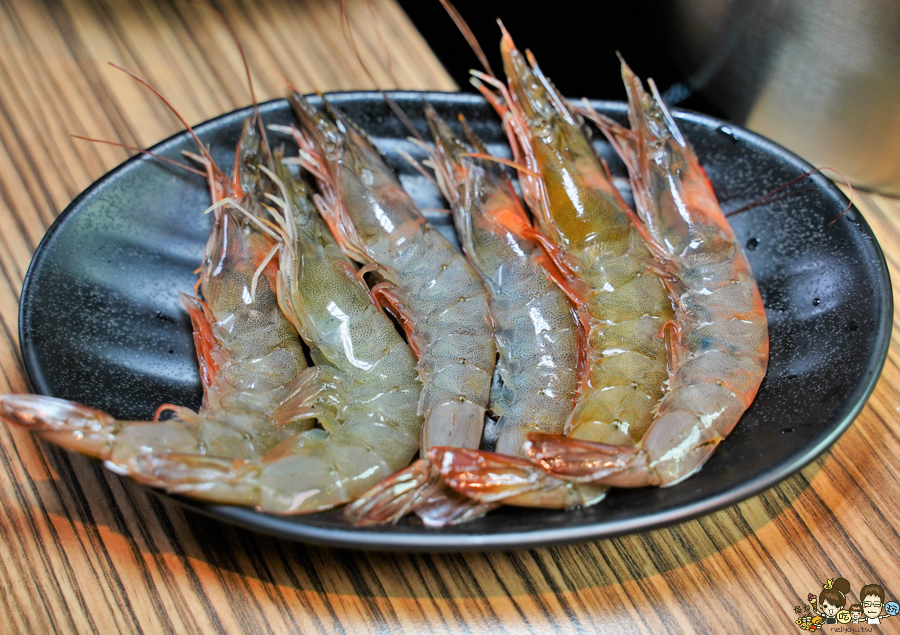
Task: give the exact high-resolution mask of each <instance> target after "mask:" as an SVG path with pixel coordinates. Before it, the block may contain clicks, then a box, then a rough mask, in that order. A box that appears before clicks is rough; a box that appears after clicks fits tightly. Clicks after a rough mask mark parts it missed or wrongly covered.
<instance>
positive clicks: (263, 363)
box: [0, 124, 313, 486]
mask: <svg viewBox="0 0 900 635" xmlns="http://www.w3.org/2000/svg"><path fill="white" fill-rule="evenodd" d="M257 149H258V141H257V140H256V138H255V136H254V129H253V127H252V125H250V124H248V125H247V126H245V129H244V134H243V136H242V140H241V143H240V147H239V149H238V154H237V156H236V166H238V167H240V166H242V165H243V163H244V161H245V160H247V159H250V158H252V159H253V160H256V152H257ZM204 161H205V162H206V164H207V170H208V174H209V185H210V191H211V192H212V193H213V196H214V197H219V196H222V195H223V194H226V193H236V192H237V191H239V190H240V189H241V185H240V180H241V177H240V176H239V174H238V172H239V171H242V170H238V171H236V173H235V177H234V179H233V180H232V181H231V183H229V182H228V179H226V178H225V176H224V175H223V174H222V173H221V172H220V171H219V170H218V168H217V167H216V166H215V165H214V164H213V163H212V162H211V159H209V158H206V159H204ZM244 202H245V203H246V204H247V205H251V202H250V201H249V200H248V199H247V198H246V197H245V201H244ZM251 206H252V205H251ZM214 214H215V215H214V222H213V228H212V232H211V234H210V237H209V240H208V242H207V245H206V251H205V254H204V258H203V265H202V267H201V276H200V283H199V286H200V289H201V290H202V293H203V297H204V300H198V299H196V298H193V297H189V296H187V295H185V294H182V300H183V301H184V303H185V306H186V307H187V309H188V312H189V314H190V317H191V321H192V323H193V325H194V341H195V343H196V346H197V356H198V358H199V361H200V370H201V380H202V384H203V393H204V394H203V408H202V409H201V411H200V412H199V413H194V412H193V411H191V410H189V409H188V408H182V407H178V406H164V407H163V408H161V409H163V410H171V411H173V412H174V413H175V415H176V416H175V418H174V419H170V420H167V421H159V422H134V421H116V420H115V419H113V418H112V417H111V416H109V415H108V414H106V413H103V412H101V411H98V410H94V409H92V408H88V407H87V406H82V405H79V404H74V403H72V402H69V401H64V400H61V399H54V398H51V397H43V396H39V395H3V396H2V397H0V417H2V418H3V419H4V420H5V421H7V422H8V423H16V424H19V425H23V426H25V427H27V428H29V429H31V430H32V431H34V432H37V433H39V434H40V435H41V436H42V437H43V438H45V439H48V440H50V441H53V442H54V443H56V444H58V445H61V446H64V447H67V448H70V449H74V450H77V451H79V452H81V453H83V454H87V455H89V456H94V457H97V458H100V459H102V460H104V461H105V462H106V465H107V467H109V468H110V469H112V470H113V471H116V472H118V473H122V474H129V475H132V476H134V477H136V478H139V479H140V478H142V476H145V475H142V474H141V472H142V470H141V468H140V467H139V465H138V464H137V463H136V461H137V460H138V457H140V456H141V455H149V454H153V453H170V452H171V453H183V454H180V456H190V455H191V454H196V455H204V454H207V455H215V456H227V457H232V458H233V459H243V460H254V459H257V458H259V457H261V456H262V455H264V454H265V453H266V452H268V451H269V450H270V449H271V448H273V447H275V446H277V445H278V444H279V443H281V442H283V441H284V440H286V439H288V438H290V437H292V436H294V435H295V434H297V433H299V432H301V431H303V430H305V429H309V428H311V427H312V425H313V421H312V420H309V421H299V422H298V421H291V420H290V419H284V418H283V417H280V416H279V408H280V406H281V404H282V402H283V401H284V400H285V399H286V398H287V397H288V396H289V395H290V393H291V390H292V388H291V387H290V384H291V382H292V381H294V380H295V379H296V378H297V377H298V376H299V375H300V374H301V373H302V372H303V371H304V369H306V368H307V364H306V360H305V356H304V353H303V349H302V345H301V343H300V341H299V338H298V337H297V332H296V330H295V329H294V327H293V326H292V325H291V324H290V322H288V320H287V319H286V318H285V317H284V316H283V315H282V314H281V312H280V310H279V309H278V303H277V298H276V294H275V280H276V267H275V264H274V263H273V262H270V261H268V260H267V257H268V256H269V254H271V253H272V248H273V247H274V244H275V243H274V241H273V240H272V238H271V237H269V236H267V235H266V234H264V233H263V232H260V231H258V230H257V229H255V226H254V224H253V223H251V222H250V221H249V219H248V217H247V216H246V215H245V214H243V213H240V212H239V211H238V210H237V208H235V207H230V208H227V209H226V208H225V207H224V206H220V207H218V208H217V209H215V210H214ZM276 420H279V424H277V425H276V423H275V421H276ZM160 486H166V484H165V483H160Z"/></svg>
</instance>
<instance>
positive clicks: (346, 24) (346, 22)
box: [340, 0, 424, 141]
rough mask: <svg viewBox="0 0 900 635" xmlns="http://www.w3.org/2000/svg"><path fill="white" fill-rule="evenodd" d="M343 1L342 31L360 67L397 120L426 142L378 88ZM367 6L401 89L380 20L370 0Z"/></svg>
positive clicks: (396, 86)
mask: <svg viewBox="0 0 900 635" xmlns="http://www.w3.org/2000/svg"><path fill="white" fill-rule="evenodd" d="M340 1H341V30H342V31H343V32H344V37H345V38H346V39H347V41H348V42H349V44H350V47H351V48H352V49H353V54H354V55H356V59H357V61H359V64H360V66H362V69H363V70H364V71H365V73H366V75H367V76H368V78H369V80H370V81H371V82H372V83H373V84H374V85H375V88H376V90H378V92H379V93H381V96H382V97H383V98H384V101H385V102H386V103H387V105H388V107H389V108H390V109H391V110H392V111H393V113H394V115H396V117H397V119H399V120H400V122H401V123H402V124H403V126H404V127H405V128H406V129H407V130H408V131H409V132H410V134H412V135H413V136H414V137H415V138H416V139H420V140H422V141H424V137H422V133H421V132H419V129H418V128H416V127H415V125H413V122H412V120H410V118H409V116H408V115H407V114H406V113H405V112H404V111H403V109H402V108H401V107H400V106H399V105H398V104H397V102H395V101H394V100H393V99H391V97H390V96H389V95H388V94H387V93H386V92H385V91H384V89H382V88H380V87H379V86H378V82H377V81H376V80H375V76H374V75H372V72H371V71H370V70H369V67H368V66H367V65H366V63H365V62H364V61H363V58H362V55H361V54H360V52H359V49H358V48H357V46H356V38H355V37H354V36H353V29H352V27H351V25H350V15H349V13H348V12H347V3H346V0H340ZM366 4H367V5H368V7H369V13H370V14H371V15H372V21H373V22H374V23H375V30H376V31H377V34H378V41H379V42H380V43H381V44H382V47H383V51H384V53H385V55H386V56H387V60H388V63H387V68H388V74H389V75H390V76H391V81H393V82H394V88H400V82H398V81H397V78H396V77H395V76H394V71H393V60H392V58H391V53H390V51H389V50H388V49H387V45H386V44H385V42H384V38H383V37H382V33H381V27H380V26H379V22H378V19H377V17H376V15H375V10H374V9H373V7H372V3H371V1H370V0H366Z"/></svg>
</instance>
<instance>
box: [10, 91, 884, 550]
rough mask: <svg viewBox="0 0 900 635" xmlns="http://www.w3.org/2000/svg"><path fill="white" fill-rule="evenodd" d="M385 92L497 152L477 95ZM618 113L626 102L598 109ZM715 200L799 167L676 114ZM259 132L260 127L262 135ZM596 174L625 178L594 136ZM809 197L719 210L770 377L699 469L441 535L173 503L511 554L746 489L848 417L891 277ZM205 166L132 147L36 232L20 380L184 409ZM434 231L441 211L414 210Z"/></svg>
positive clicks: (231, 516)
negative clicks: (172, 162) (740, 265)
mask: <svg viewBox="0 0 900 635" xmlns="http://www.w3.org/2000/svg"><path fill="white" fill-rule="evenodd" d="M394 99H395V100H396V101H397V102H398V103H399V104H400V106H401V107H403V109H404V110H405V111H406V112H407V113H409V115H410V116H411V117H412V119H413V121H414V122H415V123H416V125H418V126H419V127H420V128H421V129H422V130H423V131H424V129H425V127H424V121H423V119H422V104H423V102H424V101H425V100H428V101H429V102H430V103H431V104H432V105H434V106H435V108H437V110H438V111H439V112H440V113H441V114H442V115H444V116H445V117H447V118H448V119H452V118H454V117H455V115H456V113H457V112H463V113H464V114H465V115H466V117H467V118H468V119H469V121H470V122H472V123H473V124H474V127H475V128H476V132H478V133H479V134H480V135H481V136H482V137H483V138H484V139H486V140H488V141H489V142H490V143H491V144H496V145H492V147H491V148H490V149H491V150H492V151H494V152H497V153H502V152H508V151H507V150H505V149H504V148H505V146H503V145H502V133H501V129H500V125H499V122H498V121H497V119H496V117H495V116H494V114H493V112H492V111H491V109H490V108H489V107H488V106H487V105H486V104H485V103H484V101H483V100H482V99H480V98H478V97H475V96H472V95H463V94H442V93H425V94H423V93H397V94H395V95H394ZM331 100H332V101H333V102H334V103H335V104H337V105H339V106H340V107H341V108H343V109H344V110H345V111H346V112H347V113H348V114H349V115H350V116H351V117H352V118H353V119H355V120H356V121H358V122H359V123H360V124H361V125H362V126H363V127H364V128H366V129H367V130H368V131H369V132H370V133H371V134H372V135H373V136H374V137H375V140H376V142H377V143H378V144H379V146H380V147H381V148H382V149H383V150H384V151H385V152H386V153H387V156H388V160H389V161H390V162H391V163H392V164H393V165H394V166H395V167H396V168H397V169H398V170H399V171H400V172H401V173H402V180H403V182H404V185H405V186H406V187H407V189H408V190H409V192H410V193H411V194H412V195H413V197H414V198H415V199H416V200H417V202H418V203H419V204H420V206H421V207H423V208H441V207H443V206H444V203H443V202H442V201H441V200H440V198H439V197H438V194H437V192H436V190H435V188H434V187H433V186H432V185H431V184H430V183H429V182H428V181H427V180H426V179H425V178H423V177H422V176H421V175H419V174H418V173H416V172H415V171H414V170H412V169H411V168H410V167H409V166H408V165H407V164H406V163H405V162H404V161H403V160H402V159H400V157H399V156H398V155H397V153H396V151H395V150H396V149H397V148H398V147H401V146H402V147H403V148H404V149H405V150H406V151H408V152H410V153H411V154H413V155H418V156H421V152H419V151H417V149H416V148H415V146H413V145H412V144H410V143H409V142H407V141H405V139H406V137H407V131H406V130H404V129H403V127H402V126H401V124H400V123H399V122H398V121H397V119H396V117H394V116H393V115H392V114H391V112H390V110H389V109H388V108H387V107H386V106H385V104H384V102H383V101H382V99H381V97H380V96H378V95H377V94H373V93H348V94H337V95H334V96H332V97H331ZM595 106H596V107H597V108H598V109H599V110H600V111H601V112H603V113H606V114H608V115H610V116H613V117H615V118H618V119H620V120H621V119H622V118H623V116H624V105H623V104H620V103H610V102H597V103H596V104H595ZM249 112H250V111H249V110H248V109H245V110H241V111H237V112H234V113H231V114H228V115H224V116H222V117H219V118H218V119H214V120H212V121H210V122H208V123H205V124H202V125H200V126H198V127H197V132H198V134H199V135H200V137H201V138H202V139H203V140H204V142H205V143H208V144H209V145H210V147H211V149H212V153H213V155H214V156H215V157H216V159H217V160H218V161H219V163H220V165H225V166H229V165H231V157H232V156H233V154H232V153H233V148H234V146H235V143H236V140H237V138H238V134H239V131H240V127H241V124H242V121H243V119H244V118H245V117H246V116H247V115H248V114H249ZM262 112H263V115H264V118H265V121H266V122H267V123H280V124H289V123H291V122H292V115H291V113H290V110H289V108H288V107H287V104H286V103H285V102H284V101H274V102H270V103H267V104H264V105H263V106H262ZM676 116H677V119H678V120H679V123H680V125H681V127H682V130H683V131H684V132H685V134H686V135H687V137H688V139H689V140H690V141H691V142H693V144H694V147H695V148H696V150H697V153H698V155H699V156H700V160H701V163H702V164H703V166H704V167H705V168H706V171H707V173H708V174H709V177H710V179H711V180H712V183H713V186H714V187H715V190H716V194H717V195H718V196H719V200H720V201H721V202H722V204H723V207H724V208H725V210H726V211H727V210H729V209H737V208H739V207H741V206H743V205H744V204H746V203H748V202H751V201H754V200H755V199H757V198H758V197H760V196H762V195H764V194H766V193H767V192H770V191H772V190H774V189H776V188H778V187H779V186H781V185H783V184H785V183H787V182H789V181H791V180H792V179H794V178H796V177H798V176H801V175H802V174H803V173H805V172H807V171H808V170H809V169H810V166H809V165H808V164H806V163H805V162H803V161H801V160H800V159H798V158H797V157H795V156H793V155H792V154H790V153H789V152H787V151H785V150H784V149H782V148H780V147H778V146H776V145H775V144H773V143H771V142H769V141H767V140H765V139H762V138H760V137H758V136H756V135H754V134H752V133H750V132H747V131H744V130H740V129H737V128H734V127H732V126H728V127H726V126H725V125H723V124H722V122H720V121H717V120H714V119H711V118H709V117H706V116H702V115H697V114H691V113H677V115H676ZM273 136H274V135H273ZM598 148H599V149H600V151H601V152H602V153H603V154H604V155H605V156H606V157H607V158H608V159H609V162H610V165H611V169H612V170H613V172H614V173H616V174H619V175H624V171H623V169H622V166H621V164H620V163H619V162H618V161H617V160H615V159H614V158H613V157H612V154H611V152H610V151H609V147H608V146H606V145H603V144H599V143H598ZM182 150H194V147H193V144H192V141H191V139H190V138H189V136H188V135H187V134H179V135H176V136H174V137H172V138H171V139H169V140H167V141H164V142H163V143H161V144H159V145H158V146H156V148H154V151H155V152H157V153H160V154H163V155H165V156H169V157H172V158H179V154H180V152H181V151H182ZM800 187H811V188H812V191H810V192H805V193H803V194H800V195H798V196H795V197H791V198H788V199H784V200H781V201H777V202H775V203H772V204H769V205H766V206H762V207H756V208H754V209H751V210H749V211H746V212H744V213H741V214H738V215H736V216H733V217H732V218H731V222H732V225H733V226H734V229H735V232H736V233H737V236H738V238H739V239H740V241H741V242H742V243H743V244H745V245H746V246H747V254H748V256H749V258H750V262H751V264H752V266H753V271H754V272H755V274H756V277H757V280H758V281H759V285H760V290H761V292H762V296H763V299H764V301H765V304H766V309H767V314H768V318H769V334H770V337H771V360H770V362H769V373H768V375H767V376H766V379H765V381H763V384H762V387H761V388H760V391H759V395H758V396H757V398H756V401H755V402H754V404H753V406H752V407H751V408H750V409H749V410H748V411H747V413H746V414H745V415H744V418H743V420H742V421H741V422H740V424H739V425H738V426H737V428H736V429H735V431H734V433H733V434H732V435H731V436H730V437H729V438H728V439H726V440H725V441H724V442H723V443H722V444H721V445H720V447H719V449H718V450H717V451H716V453H715V455H714V456H713V457H712V458H711V459H710V460H709V462H708V463H707V464H706V466H705V467H704V468H703V470H701V471H700V472H699V473H698V474H697V475H695V476H693V477H691V478H690V479H687V480H686V481H684V482H683V483H681V484H679V485H676V486H674V487H670V488H667V489H658V488H647V489H641V490H615V491H612V492H611V493H610V494H609V496H608V497H607V498H606V499H605V500H604V501H603V502H601V503H600V504H598V505H596V506H594V507H591V508H589V509H585V510H579V511H568V512H552V511H534V510H527V509H517V508H503V509H500V510H497V511H495V512H492V513H491V514H490V516H489V517H487V518H482V519H479V520H476V521H474V522H471V523H468V524H465V525H462V526H459V527H451V528H446V529H441V530H433V529H426V528H423V527H422V526H420V525H417V524H415V523H414V522H410V521H404V522H402V523H401V524H400V525H398V526H396V527H385V528H377V529H358V528H354V527H350V526H348V525H347V524H345V523H344V522H342V521H341V520H340V519H338V518H336V516H335V514H334V513H333V512H331V513H320V514H314V515H307V516H295V517H281V516H270V515H265V514H261V513H257V512H255V511H253V510H250V509H244V508H238V507H230V506H221V505H207V504H203V503H198V502H196V501H188V500H185V499H182V498H176V500H179V501H180V502H181V503H183V504H184V505H186V506H187V507H190V508H191V509H195V510H197V511H200V512H202V513H204V514H208V515H210V516H213V517H215V518H218V519H220V520H224V521H227V522H231V523H235V524H237V525H241V526H244V527H249V528H251V529H255V530H258V531H263V532H267V533H270V534H275V535H278V536H282V537H287V538H293V539H297V540H303V541H307V542H313V543H321V544H330V545H337V546H349V547H360V548H371V549H389V550H421V551H426V550H427V551H462V550H478V549H492V548H493V549H497V548H522V547H533V546H537V545H546V544H552V543H559V542H570V541H577V540H587V539H593V538H600V537H604V536H613V535H617V534H623V533H628V532H635V531H641V530H646V529H650V528H653V527H659V526H662V525H667V524H672V523H676V522H679V521H683V520H686V519H688V518H692V517H695V516H698V515H701V514H705V513H708V512H711V511H713V510H716V509H719V508H721V507H724V506H726V505H730V504H732V503H736V502H738V501H740V500H742V499H745V498H747V497H749V496H751V495H753V494H756V493H757V492H760V491H762V490H764V489H766V488H768V487H771V486H772V485H775V484H776V483H778V482H779V481H781V480H782V479H784V478H786V477H787V476H789V475H791V474H792V473H794V472H795V471H797V470H799V469H800V468H801V467H803V466H804V465H806V464H807V463H809V462H810V461H811V460H813V459H814V458H815V457H816V456H818V455H819V454H820V453H821V452H823V451H824V450H825V449H826V448H828V447H829V446H830V445H831V444H832V443H833V442H834V441H835V440H836V439H837V438H838V436H840V434H841V433H842V432H843V431H844V430H845V429H846V428H847V426H849V425H850V423H851V421H853V419H854V417H856V415H857V414H858V413H859V411H860V410H861V409H862V407H863V404H864V403H865V401H866V399H867V397H868V396H869V394H870V393H871V391H872V389H873V387H874V385H875V381H876V380H877V378H878V375H879V373H880V371H881V367H882V365H883V364H884V360H885V357H886V355H887V349H888V342H889V338H890V329H891V293H890V280H889V278H888V273H887V269H886V267H885V263H884V258H883V256H882V254H881V251H880V249H879V247H878V244H877V243H876V241H875V239H874V238H873V236H872V233H871V231H870V230H869V228H868V226H867V225H866V223H865V221H864V220H863V219H862V217H861V216H860V214H859V213H858V212H857V211H856V210H851V211H850V212H849V213H848V214H847V215H846V216H844V217H843V218H841V219H840V220H839V221H838V222H837V223H835V224H834V225H832V226H829V223H830V221H832V220H834V219H835V218H837V217H838V216H839V215H840V214H841V212H842V211H843V210H844V208H845V206H846V204H847V200H846V198H845V197H844V196H843V195H842V194H841V192H840V191H839V190H838V189H836V188H835V187H834V186H833V185H832V184H831V182H830V181H828V180H827V179H825V178H823V177H822V176H820V175H818V174H815V175H813V176H810V177H807V178H805V179H804V180H803V181H802V183H801V184H800ZM208 196H209V195H208V192H207V190H206V188H205V184H204V181H203V179H201V178H200V177H197V176H194V175H191V174H188V173H185V172H182V171H179V170H178V168H174V167H170V166H168V165H166V164H164V163H162V162H160V161H156V160H153V159H149V158H147V157H145V156H138V157H135V158H133V159H130V160H129V161H126V162H125V163H124V164H123V165H121V166H120V167H118V168H116V169H115V170H113V171H112V172H110V173H109V174H107V175H106V176H105V177H103V178H102V179H100V180H99V181H97V182H96V183H95V184H94V185H92V186H91V187H90V188H88V189H87V191H85V192H84V193H83V194H81V196H79V197H78V198H77V199H76V200H75V201H73V202H72V204H71V205H70V206H69V207H68V209H66V211H65V212H63V214H62V215H61V216H60V217H59V219H58V220H57V222H56V223H55V224H54V225H53V227H51V228H50V230H49V231H48V232H47V235H46V236H45V238H44V240H43V242H42V243H41V245H40V247H39V248H38V250H37V253H36V254H35V256H34V260H33V261H32V263H31V268H30V270H29V272H28V276H27V277H26V280H25V287H24V289H23V291H22V303H21V315H20V333H21V346H22V352H23V356H24V359H25V365H26V368H27V370H28V373H29V376H30V377H31V381H32V384H33V385H34V388H35V390H37V391H38V392H40V393H44V394H47V395H53V396H56V397H63V398H66V399H72V400H75V401H79V402H83V403H86V404H89V405H91V406H94V407H97V408H102V409H104V410H106V411H107V412H110V413H112V414H113V415H114V416H116V417H119V418H131V419H148V418H150V417H151V415H152V414H153V411H154V410H155V408H156V407H157V405H159V404H161V403H163V402H172V403H180V404H184V405H186V406H190V407H192V408H196V407H197V406H199V403H200V394H201V393H200V383H199V378H198V373H197V366H196V361H195V356H194V351H193V343H192V340H191V328H190V322H189V319H188V316H187V314H186V313H185V311H184V308H183V307H182V306H181V303H180V302H179V300H178V296H177V291H178V290H179V289H180V290H183V291H188V292H189V291H191V290H192V288H193V285H194V281H195V275H194V274H193V273H192V272H193V271H194V269H196V267H197V266H198V264H199V262H200V257H201V253H202V251H203V247H204V244H205V241H206V237H207V234H208V233H209V218H208V217H205V216H203V215H202V214H201V211H202V210H203V209H204V208H205V207H206V206H207V205H208V204H209V200H208ZM432 219H433V220H434V222H435V223H436V224H438V225H439V226H440V227H441V229H442V231H445V233H447V234H450V235H452V231H451V228H450V226H449V219H448V218H447V217H446V215H441V214H439V213H434V214H432Z"/></svg>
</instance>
